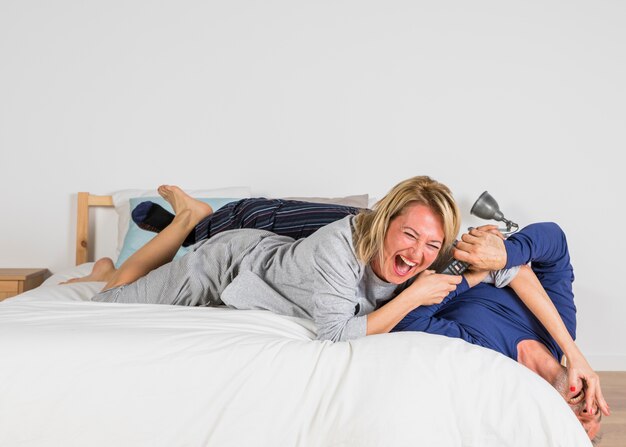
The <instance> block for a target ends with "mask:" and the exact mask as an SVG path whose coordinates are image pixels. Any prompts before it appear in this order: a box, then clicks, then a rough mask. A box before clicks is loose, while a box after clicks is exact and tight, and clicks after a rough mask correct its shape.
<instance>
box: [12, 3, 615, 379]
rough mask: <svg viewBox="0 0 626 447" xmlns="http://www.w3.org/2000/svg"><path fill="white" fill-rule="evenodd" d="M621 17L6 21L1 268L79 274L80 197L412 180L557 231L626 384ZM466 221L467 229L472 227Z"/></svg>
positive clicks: (560, 10)
mask: <svg viewBox="0 0 626 447" xmlns="http://www.w3.org/2000/svg"><path fill="white" fill-rule="evenodd" d="M624 23H626V3H624V2H619V1H567V2H565V1H563V2H555V1H541V2H539V1H536V2H502V1H473V2H466V1H463V0H451V1H444V2H426V1H409V0H391V1H389V0H388V1H385V2H382V1H378V2H374V1H362V0H361V1H356V0H351V1H338V0H334V1H309V2H302V1H294V0H275V1H263V2H260V1H258V2H257V1H250V0H247V1H236V2H217V1H169V2H168V1H162V2H153V1H148V0H125V1H119V0H117V1H106V2H83V1H71V0H58V1H55V2H49V1H44V0H30V1H21V0H19V1H18V0H2V1H1V2H0V150H1V158H0V160H1V162H2V167H1V170H0V187H1V189H2V199H1V200H2V202H1V203H2V210H3V215H2V219H1V222H2V223H1V231H0V267H18V266H21V267H31V266H32V267H34V266H45V267H48V268H50V269H51V270H52V271H58V270H59V269H62V268H64V267H67V266H69V265H71V264H72V262H73V259H74V254H73V235H74V231H75V223H74V222H75V205H74V201H75V193H76V192H77V191H79V190H85V191H90V192H93V193H98V194H106V193H110V192H112V191H114V190H117V189H122V188H129V187H139V188H150V187H154V186H156V185H158V184H160V183H175V184H179V185H181V186H183V187H185V188H200V187H206V188H210V187H220V186H235V185H251V186H252V188H253V190H254V193H255V194H256V195H274V196H278V195H283V194H286V195H343V194H357V193H363V192H368V193H370V194H372V195H375V196H378V197H380V196H382V195H383V194H384V193H385V192H386V191H387V190H388V189H389V188H390V187H391V186H392V185H393V184H395V183H396V182H397V181H400V180H402V179H404V178H407V177H409V176H413V175H417V174H429V175H431V176H433V177H435V178H437V179H438V180H441V181H443V182H445V183H447V184H448V185H450V186H451V187H452V189H453V190H454V191H455V193H456V197H457V199H458V200H459V202H460V204H461V207H462V208H463V209H464V210H465V211H466V214H469V213H468V212H467V211H468V210H469V207H470V206H471V204H472V202H473V201H474V199H475V198H476V197H477V196H478V195H479V194H480V193H481V192H482V191H483V190H485V189H487V190H489V191H490V192H491V193H492V194H493V195H494V196H495V197H496V198H497V200H498V202H499V203H500V205H501V208H502V209H503V211H504V212H505V214H506V215H507V216H509V217H511V218H514V219H515V220H517V221H518V222H519V223H520V224H522V225H525V224H528V223H530V222H533V221H543V220H550V221H557V222H559V223H560V224H561V225H562V227H563V228H564V229H565V230H566V232H567V233H568V235H569V242H570V245H571V251H572V254H573V258H574V267H575V272H576V282H575V292H576V301H577V305H578V308H579V333H578V342H579V345H580V346H581V348H582V349H583V351H584V352H586V353H587V355H588V357H589V358H590V360H591V362H592V365H593V366H594V367H596V368H598V369H624V370H626V343H625V342H626V336H625V335H624V323H623V318H624V315H625V314H626V297H625V296H624V295H625V294H624V292H623V286H621V285H620V283H621V280H622V278H623V277H624V274H623V273H622V268H623V265H624V263H623V261H622V257H623V255H624V253H626V245H625V243H624V241H623V239H622V237H621V235H622V224H623V222H624V220H625V219H624V218H625V217H626V216H625V214H626V213H625V212H624V206H623V199H624V193H625V192H626V188H625V186H626V180H625V179H624V177H625V175H624V174H623V172H622V164H621V163H619V162H618V160H617V157H618V154H619V153H620V152H622V151H623V149H624V147H625V146H626V135H625V130H624V129H625V127H624V125H625V123H626V108H625V107H624V104H626V87H625V84H624V79H626V61H625V57H624V48H625V44H626V27H624ZM473 223H474V221H472V219H470V218H468V219H467V225H470V224H473Z"/></svg>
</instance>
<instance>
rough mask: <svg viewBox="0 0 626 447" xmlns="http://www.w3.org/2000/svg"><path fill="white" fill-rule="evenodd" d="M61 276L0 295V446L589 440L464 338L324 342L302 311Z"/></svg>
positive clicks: (536, 446)
mask: <svg viewBox="0 0 626 447" xmlns="http://www.w3.org/2000/svg"><path fill="white" fill-rule="evenodd" d="M83 268H84V269H85V270H88V266H84V267H83ZM74 273H75V272H74ZM70 275H71V274H70ZM59 279H62V277H61V276H58V275H56V276H55V277H53V278H51V279H49V280H48V281H47V282H46V284H45V285H44V286H42V287H39V288H38V289H35V290H32V291H29V292H26V293H25V294H22V295H21V296H19V297H16V298H12V299H8V300H5V301H4V302H1V303H0V362H1V366H0V445H1V446H11V447H13V446H38V447H39V446H63V447H69V446H81V447H84V446H116V447H117V446H168V447H171V446H220V447H221V446H233V447H247V446H271V447H282V446H286V447H289V446H320V447H334V446H337V447H338V446H354V447H367V446H385V447H386V446H428V447H435V446H446V447H447V446H468V447H469V446H472V447H489V446H494V447H505V446H520V447H540V446H564V447H576V446H589V445H590V442H589V440H588V439H587V436H586V434H585V432H584V430H583V429H582V427H581V425H580V423H579V422H578V421H577V419H576V418H575V417H574V415H573V413H572V411H571V410H570V409H569V407H568V406H567V405H566V404H565V402H564V401H563V399H562V398H561V397H560V396H559V395H558V394H557V392H556V391H555V390H554V389H553V388H552V387H551V386H550V385H549V384H547V383H546V382H545V381H544V380H543V379H541V378H540V377H538V376H536V375H535V374H534V373H532V372H531V371H529V370H527V369H526V368H525V367H523V366H521V365H518V364H517V363H515V362H514V361H512V360H510V359H508V358H506V357H504V356H502V355H500V354H498V353H496V352H493V351H490V350H487V349H484V348H481V347H477V346H473V345H470V344H468V343H465V342H463V341H461V340H456V339H451V338H446V337H441V336H436V335H428V334H422V333H394V334H385V335H376V336H370V337H365V338H363V339H360V340H356V341H351V342H341V343H331V342H320V341H316V340H314V338H315V334H314V332H313V327H312V326H311V324H310V323H309V322H308V321H305V320H300V319H295V318H287V317H281V316H278V315H273V314H271V313H269V312H265V311H239V310H230V309H225V308H189V307H178V306H167V305H129V304H110V303H93V302H90V301H88V299H89V298H90V297H91V296H92V295H93V294H94V293H95V292H96V291H97V290H99V288H100V287H101V286H102V284H101V283H82V284H72V285H65V286H57V285H53V284H54V283H55V282H56V281H58V280H59Z"/></svg>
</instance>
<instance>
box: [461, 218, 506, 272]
mask: <svg viewBox="0 0 626 447" xmlns="http://www.w3.org/2000/svg"><path fill="white" fill-rule="evenodd" d="M453 255H454V257H455V258H456V259H458V260H459V261H465V262H467V263H469V264H470V265H472V266H473V267H474V268H475V269H478V270H500V269H501V268H504V266H505V265H506V249H505V248H504V236H503V235H502V234H501V233H500V232H499V231H498V227H497V226H496V225H483V226H481V227H478V228H472V229H471V230H470V231H469V233H465V234H464V235H463V236H461V240H460V241H458V242H457V244H456V246H455V250H454V251H453Z"/></svg>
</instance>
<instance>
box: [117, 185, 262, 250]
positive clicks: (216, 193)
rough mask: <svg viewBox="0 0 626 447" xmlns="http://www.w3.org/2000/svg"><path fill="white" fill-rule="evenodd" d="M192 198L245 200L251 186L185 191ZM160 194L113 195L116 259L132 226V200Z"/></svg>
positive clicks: (130, 192)
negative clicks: (115, 221) (115, 223)
mask: <svg viewBox="0 0 626 447" xmlns="http://www.w3.org/2000/svg"><path fill="white" fill-rule="evenodd" d="M185 192H186V193H187V194H189V195H190V196H192V197H205V198H212V197H232V198H235V199H245V198H247V197H250V195H251V189H250V187H249V186H236V187H230V188H220V189H192V190H185ZM158 195H159V193H158V192H157V191H156V190H154V189H123V190H119V191H116V192H114V193H113V194H111V196H112V197H113V205H114V206H115V211H116V212H117V248H116V251H115V257H116V258H117V257H119V255H120V252H121V251H122V247H123V246H124V238H125V237H126V232H127V231H128V225H129V224H130V202H129V201H130V199H131V198H132V197H155V196H158Z"/></svg>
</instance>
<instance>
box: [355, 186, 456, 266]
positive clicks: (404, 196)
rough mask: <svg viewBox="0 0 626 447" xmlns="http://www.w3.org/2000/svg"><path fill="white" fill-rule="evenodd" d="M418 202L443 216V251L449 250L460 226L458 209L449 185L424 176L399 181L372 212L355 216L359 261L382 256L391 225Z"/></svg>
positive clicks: (369, 260) (367, 260) (364, 261)
mask: <svg viewBox="0 0 626 447" xmlns="http://www.w3.org/2000/svg"><path fill="white" fill-rule="evenodd" d="M417 203H420V204H422V205H426V206H428V207H429V208H430V209H431V210H433V212H435V213H436V214H437V215H439V216H440V217H441V220H442V222H443V232H444V240H443V246H442V247H441V250H440V254H443V253H446V252H448V251H449V249H450V248H451V246H452V243H453V242H454V239H455V238H456V236H457V234H458V233H459V229H460V227H461V214H460V212H459V208H458V206H457V204H456V202H455V201H454V197H453V196H452V192H451V191H450V189H449V188H448V187H447V186H446V185H444V184H443V183H439V182H438V181H436V180H433V179H432V178H430V177H428V176H425V175H422V176H417V177H412V178H410V179H407V180H404V181H402V182H400V183H398V184H397V185H396V186H394V187H393V188H392V189H391V191H389V192H388V193H387V194H386V195H385V197H383V198H382V199H381V200H379V201H378V202H377V203H376V205H374V208H373V210H372V211H371V212H363V213H360V214H358V215H357V216H356V218H355V231H354V235H353V237H354V246H355V248H356V255H357V257H358V258H359V260H361V261H362V262H363V263H366V264H369V263H370V262H371V261H372V260H373V259H374V256H376V255H377V254H378V255H379V256H382V254H383V246H384V243H385V236H386V234H387V229H388V228H389V224H390V223H391V221H392V220H393V219H394V218H396V217H397V216H398V215H400V214H402V213H403V212H404V211H405V210H406V208H407V207H408V206H409V205H414V204H417Z"/></svg>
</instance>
